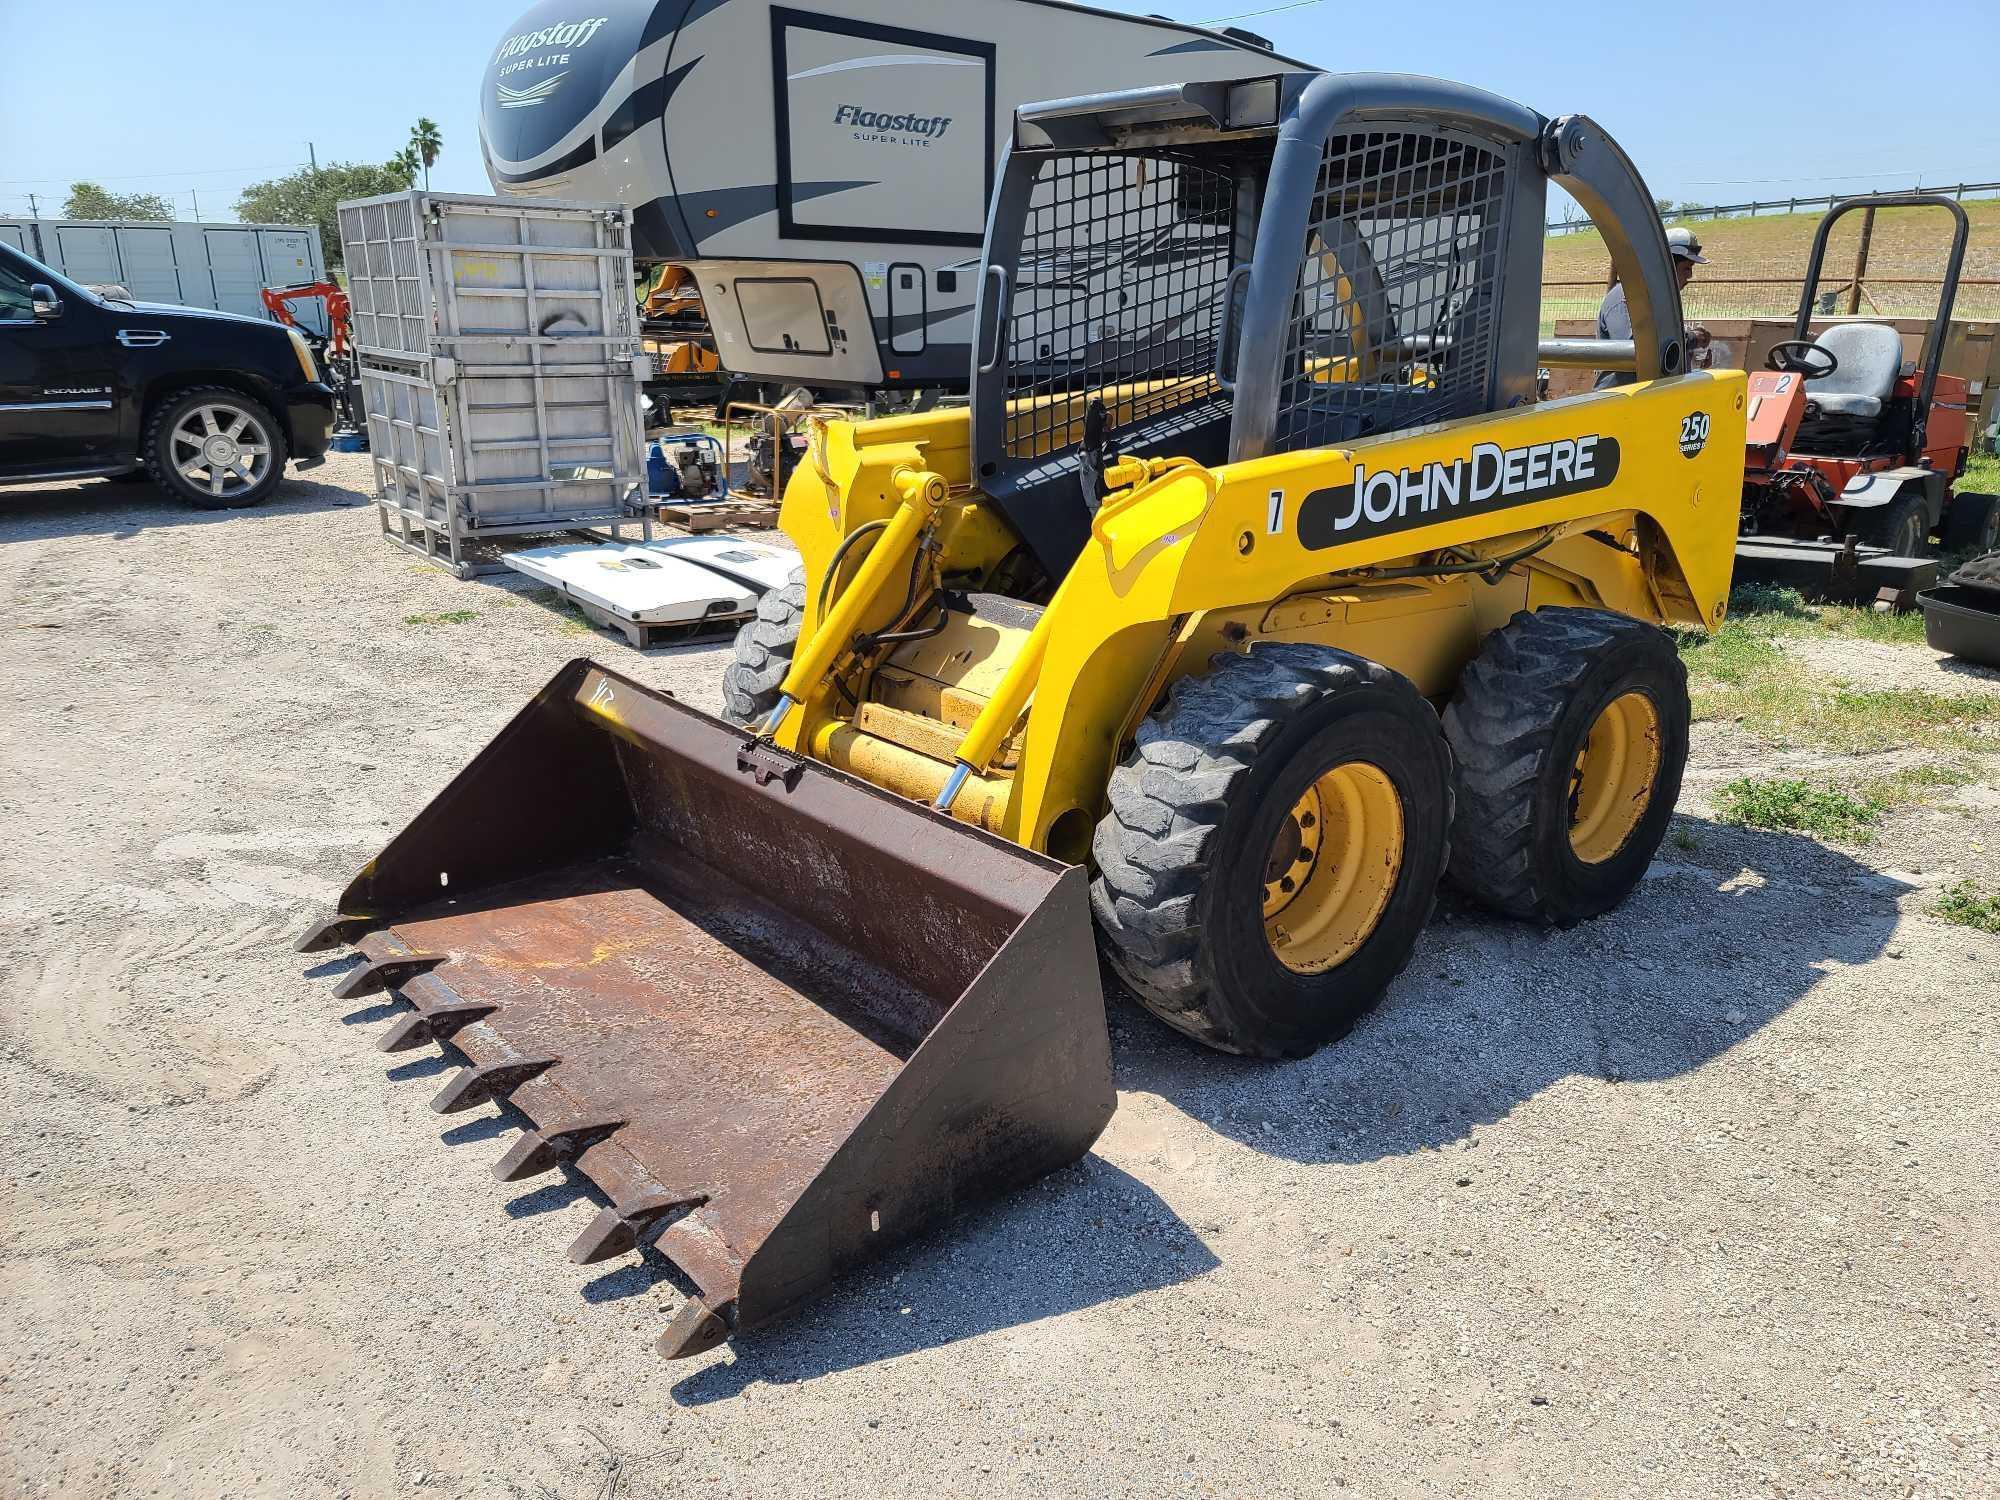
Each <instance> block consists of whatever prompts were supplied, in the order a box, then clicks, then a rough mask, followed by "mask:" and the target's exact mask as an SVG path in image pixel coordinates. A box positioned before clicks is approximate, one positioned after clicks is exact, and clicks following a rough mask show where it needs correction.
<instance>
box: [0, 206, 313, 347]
mask: <svg viewBox="0 0 2000 1500" xmlns="http://www.w3.org/2000/svg"><path fill="white" fill-rule="evenodd" d="M0 242H5V243H6V244H9V245H12V246H13V247H14V248H15V249H17V250H19V251H21V252H22V253H24V254H27V255H32V256H33V257H34V258H35V259H36V260H38V261H40V262H42V264H43V265H45V266H49V267H51V268H52V269H54V270H57V271H60V272H62V273H63V275H65V276H67V277H69V278H70V279H71V280H72V281H80V282H82V283H83V284H84V285H85V286H122V287H124V288H125V290H126V291H128V292H130V293H131V294H132V298H133V300H134V301H136V302H161V303H167V304H169V305H172V306H177V307H207V308H213V309H215V310H217V311H219V312H233V313H243V314H245V315H246V316H248V317H253V318H265V317H269V316H270V314H269V313H268V312H266V310H265V308H264V300H263V289H264V288H265V287H267V286H295V285H297V284H298V283H300V282H302V281H319V280H322V279H324V278H325V276H326V257H325V255H324V254H323V253H322V250H321V246H320V239H319V229H318V227H317V226H314V225H299V224H203V223H193V222H168V221H165V220H154V219H117V220H111V219H0ZM294 311H295V312H296V313H297V314H298V316H299V320H300V322H302V323H307V324H310V325H312V326H313V327H314V328H315V329H316V330H317V331H318V332H320V333H322V334H323V333H325V332H326V328H325V326H324V323H325V310H324V309H323V308H321V307H316V306H313V305H311V304H302V305H301V306H300V307H298V308H296V309H294Z"/></svg>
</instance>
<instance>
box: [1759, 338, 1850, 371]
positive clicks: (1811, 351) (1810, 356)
mask: <svg viewBox="0 0 2000 1500" xmlns="http://www.w3.org/2000/svg"><path fill="white" fill-rule="evenodd" d="M1764 368H1765V369H1767V370H1777V371H1779V372H1781V373H1782V374H1786V375H1797V376H1800V377H1802V378H1804V379H1806V380H1824V379H1825V378H1826V377H1827V376H1829V375H1831V374H1832V373H1833V372H1834V371H1835V370H1838V369H1839V368H1840V357H1839V356H1838V355H1837V354H1835V353H1834V352H1833V351H1832V350H1831V349H1828V348H1827V347H1825V346H1824V345H1822V344H1815V343H1813V342H1812V341H1811V340H1809V339H1785V340H1783V341H1782V342H1780V343H1776V344H1773V345H1772V346H1771V352H1770V353H1769V354H1767V355H1765V356H1764Z"/></svg>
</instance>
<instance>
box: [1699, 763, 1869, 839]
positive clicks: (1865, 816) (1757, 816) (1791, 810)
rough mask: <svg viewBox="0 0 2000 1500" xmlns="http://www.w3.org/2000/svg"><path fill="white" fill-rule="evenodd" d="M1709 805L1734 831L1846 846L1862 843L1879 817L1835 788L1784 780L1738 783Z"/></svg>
mask: <svg viewBox="0 0 2000 1500" xmlns="http://www.w3.org/2000/svg"><path fill="white" fill-rule="evenodd" d="M1715 805H1716V811H1717V813H1718V814H1720V816H1721V818H1722V821H1723V822H1725V823H1734V824H1736V825H1738V826H1739V827H1743V828H1776V829H1782V830H1783V831H1785V832H1787V833H1810V834H1815V835H1817V836H1818V837H1820V838H1828V839H1842V840H1845V841H1846V842H1848V843H1852V844H1860V843H1866V842H1867V841H1868V839H1869V838H1870V837H1871V836H1872V833H1871V830H1873V828H1874V826H1875V823H1876V820H1877V819H1879V818H1880V817H1881V816H1882V811H1883V809H1882V806H1881V804H1880V803H1877V802H1874V801H1872V800H1869V799H1866V798H1861V797H1855V796H1850V795H1849V794H1848V793H1846V792H1843V791H1841V790H1840V789H1839V788H1837V787H1829V786H1814V785H1812V784H1811V783H1810V782H1805V781H1798V780H1795V779H1793V778H1790V777H1771V778H1764V779H1760V778H1757V777H1753V776H1745V777H1742V778H1741V779H1739V780H1736V781H1732V782H1730V783H1729V784H1728V785H1727V786H1725V787H1723V788H1722V790H1721V791H1719V792H1718V793H1716V798H1715Z"/></svg>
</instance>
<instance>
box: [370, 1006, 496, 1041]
mask: <svg viewBox="0 0 2000 1500" xmlns="http://www.w3.org/2000/svg"><path fill="white" fill-rule="evenodd" d="M499 1008H500V1007H499V1006H497V1005H495V1004H493V1002H492V1001H490V1000H457V1001H451V1002H448V1003H447V1004H444V1005H433V1006H432V1007H431V1008H430V1009H429V1010H426V1011H419V1012H418V1013H417V1014H415V1015H410V1016H404V1017H403V1018H402V1019H401V1020H399V1021H397V1022H396V1024H395V1025H394V1026H391V1027H390V1028H389V1029H388V1030H387V1031H386V1032H384V1033H383V1034H382V1040H381V1041H379V1042H377V1043H376V1044H375V1045H376V1047H377V1048H379V1049H380V1050H381V1051H384V1052H408V1051H409V1050H410V1049H411V1048H413V1047H422V1046H424V1045H426V1044H427V1043H430V1042H448V1041H450V1040H451V1039H452V1038H453V1037H455V1036H457V1035H458V1033H459V1032H460V1031H462V1030H464V1029H465V1028H466V1027H467V1026H470V1025H471V1024H472V1023H473V1022H474V1021H483V1020H485V1019H486V1017H488V1016H490V1015H492V1014H493V1012H494V1011H496V1010H498V1009H499Z"/></svg>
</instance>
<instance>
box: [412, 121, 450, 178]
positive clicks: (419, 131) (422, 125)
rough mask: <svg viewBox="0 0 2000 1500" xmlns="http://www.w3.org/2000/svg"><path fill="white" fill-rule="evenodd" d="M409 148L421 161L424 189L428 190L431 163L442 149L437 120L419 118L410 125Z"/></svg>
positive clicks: (442, 141)
mask: <svg viewBox="0 0 2000 1500" xmlns="http://www.w3.org/2000/svg"><path fill="white" fill-rule="evenodd" d="M410 149H411V150H412V151H414V152H416V153H417V158H418V160H420V161H421V162H422V163H423V166H424V191H425V192H429V191H430V186H431V164H432V163H433V162H435V161H436V160H437V159H438V153H439V152H440V151H442V150H444V137H443V136H442V135H440V134H439V133H438V128H437V121H435V120H432V119H428V118H420V119H418V121H417V123H416V124H414V125H412V126H411V127H410Z"/></svg>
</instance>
